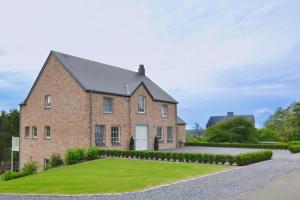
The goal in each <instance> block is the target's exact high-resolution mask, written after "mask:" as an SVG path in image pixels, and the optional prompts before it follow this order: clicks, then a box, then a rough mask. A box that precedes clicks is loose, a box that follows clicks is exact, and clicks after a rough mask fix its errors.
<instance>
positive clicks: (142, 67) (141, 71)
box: [138, 65, 145, 76]
mask: <svg viewBox="0 0 300 200" xmlns="http://www.w3.org/2000/svg"><path fill="white" fill-rule="evenodd" d="M138 74H139V75H142V76H145V67H144V65H140V66H139V71H138Z"/></svg>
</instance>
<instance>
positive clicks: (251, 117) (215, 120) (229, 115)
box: [206, 112, 255, 128]
mask: <svg viewBox="0 0 300 200" xmlns="http://www.w3.org/2000/svg"><path fill="white" fill-rule="evenodd" d="M232 117H244V118H246V119H248V120H250V121H251V122H253V124H254V123H255V119H254V115H234V113H233V112H228V113H227V115H226V116H212V117H210V118H209V120H208V122H207V124H206V128H208V127H210V126H212V125H214V124H216V123H218V122H222V121H225V120H227V119H230V118H232Z"/></svg>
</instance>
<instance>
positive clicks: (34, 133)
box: [32, 126, 38, 138]
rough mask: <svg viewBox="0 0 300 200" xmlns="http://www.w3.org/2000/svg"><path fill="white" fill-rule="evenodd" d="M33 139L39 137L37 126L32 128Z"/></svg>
mask: <svg viewBox="0 0 300 200" xmlns="http://www.w3.org/2000/svg"><path fill="white" fill-rule="evenodd" d="M32 137H33V138H37V137H38V135H37V127H36V126H33V127H32Z"/></svg>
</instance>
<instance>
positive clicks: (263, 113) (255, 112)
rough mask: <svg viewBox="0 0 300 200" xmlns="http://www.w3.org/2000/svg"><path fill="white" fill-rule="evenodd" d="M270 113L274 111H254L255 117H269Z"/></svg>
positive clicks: (262, 109) (267, 109)
mask: <svg viewBox="0 0 300 200" xmlns="http://www.w3.org/2000/svg"><path fill="white" fill-rule="evenodd" d="M272 113H274V111H273V110H271V109H269V108H258V109H256V110H255V111H254V115H255V116H261V115H270V114H272Z"/></svg>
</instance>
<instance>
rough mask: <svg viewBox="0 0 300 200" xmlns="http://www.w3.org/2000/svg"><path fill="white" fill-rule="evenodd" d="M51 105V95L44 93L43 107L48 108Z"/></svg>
mask: <svg viewBox="0 0 300 200" xmlns="http://www.w3.org/2000/svg"><path fill="white" fill-rule="evenodd" d="M50 107H51V96H50V95H46V96H45V108H50Z"/></svg>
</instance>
